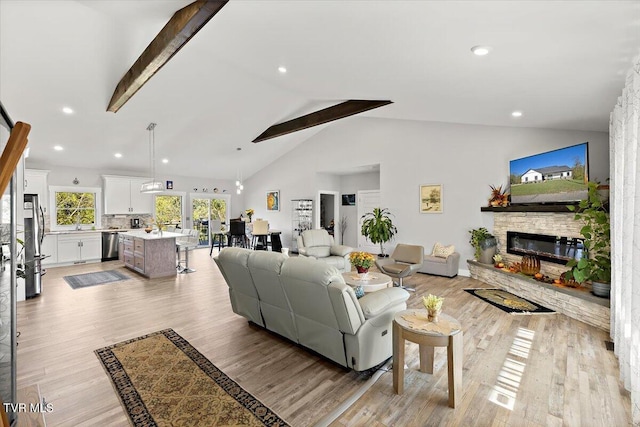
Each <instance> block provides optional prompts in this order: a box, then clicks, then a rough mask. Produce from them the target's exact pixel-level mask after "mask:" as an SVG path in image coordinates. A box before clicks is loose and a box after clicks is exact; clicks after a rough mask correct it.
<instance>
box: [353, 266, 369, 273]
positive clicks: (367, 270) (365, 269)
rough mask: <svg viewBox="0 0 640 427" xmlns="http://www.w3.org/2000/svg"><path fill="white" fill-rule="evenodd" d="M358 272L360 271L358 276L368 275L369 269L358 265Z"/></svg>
mask: <svg viewBox="0 0 640 427" xmlns="http://www.w3.org/2000/svg"><path fill="white" fill-rule="evenodd" d="M356 270H357V271H358V274H363V273H364V274H366V273H368V272H369V269H368V268H365V267H360V266H359V265H356Z"/></svg>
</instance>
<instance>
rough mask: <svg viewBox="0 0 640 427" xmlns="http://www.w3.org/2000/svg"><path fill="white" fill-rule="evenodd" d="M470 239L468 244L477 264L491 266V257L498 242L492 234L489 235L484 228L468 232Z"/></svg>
mask: <svg viewBox="0 0 640 427" xmlns="http://www.w3.org/2000/svg"><path fill="white" fill-rule="evenodd" d="M469 233H470V234H471V239H470V240H469V243H471V246H473V249H474V250H475V253H474V255H475V257H476V260H478V262H481V263H483V264H493V256H494V255H495V254H496V248H497V246H498V242H497V241H496V238H495V237H494V236H493V234H491V233H489V230H487V229H486V228H484V227H480V228H474V229H473V230H469Z"/></svg>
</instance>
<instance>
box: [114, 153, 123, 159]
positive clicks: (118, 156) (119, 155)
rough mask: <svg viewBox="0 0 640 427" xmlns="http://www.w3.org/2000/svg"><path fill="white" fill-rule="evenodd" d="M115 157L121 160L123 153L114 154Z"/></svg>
mask: <svg viewBox="0 0 640 427" xmlns="http://www.w3.org/2000/svg"><path fill="white" fill-rule="evenodd" d="M114 156H115V157H117V158H120V157H122V154H121V153H116V154H114Z"/></svg>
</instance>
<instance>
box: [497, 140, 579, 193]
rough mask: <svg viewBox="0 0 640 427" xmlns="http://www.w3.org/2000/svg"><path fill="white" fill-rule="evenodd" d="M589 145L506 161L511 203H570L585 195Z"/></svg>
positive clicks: (573, 146)
mask: <svg viewBox="0 0 640 427" xmlns="http://www.w3.org/2000/svg"><path fill="white" fill-rule="evenodd" d="M588 148H589V144H588V143H587V142H583V143H582V144H578V145H572V146H570V147H565V148H560V149H558V150H553V151H548V152H546V153H540V154H536V155H533V156H529V157H523V158H521V159H516V160H511V162H509V182H510V184H511V203H512V204H523V203H569V202H575V201H579V200H582V199H584V198H586V196H587V182H588V181H589V175H588V171H589V160H588V157H589V156H588V152H589V149H588Z"/></svg>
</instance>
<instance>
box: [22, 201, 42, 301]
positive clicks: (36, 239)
mask: <svg viewBox="0 0 640 427" xmlns="http://www.w3.org/2000/svg"><path fill="white" fill-rule="evenodd" d="M43 239H44V212H43V211H42V207H41V206H40V203H39V200H38V195H37V194H25V195H24V274H25V288H26V297H27V298H33V297H35V296H38V295H40V293H41V292H42V276H43V275H44V270H43V269H42V259H43V258H44V254H42V252H41V247H42V240H43Z"/></svg>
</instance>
